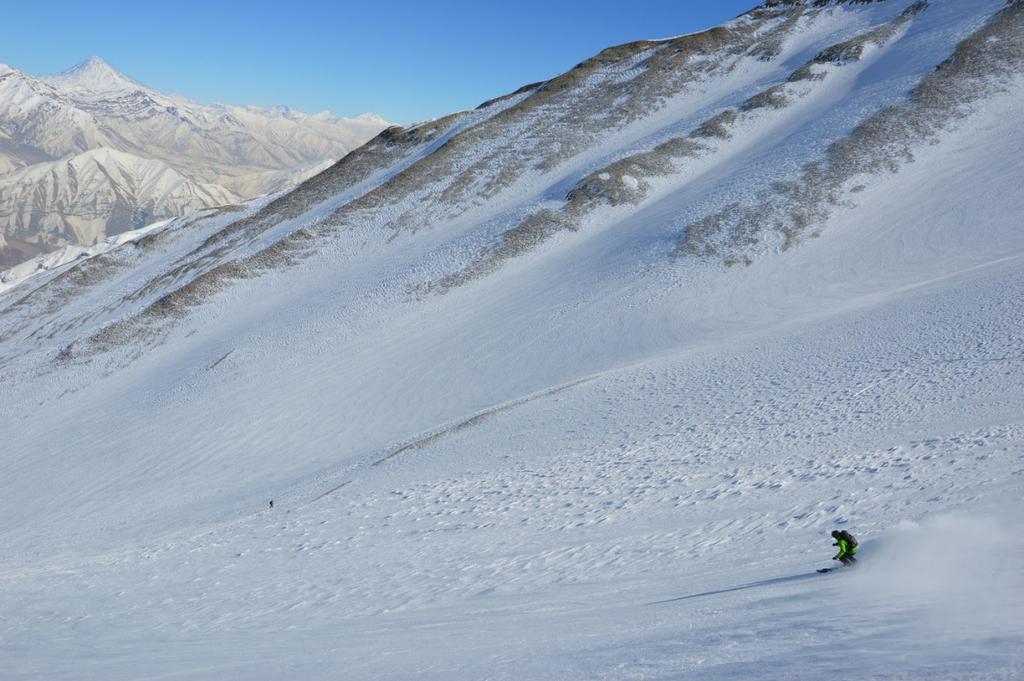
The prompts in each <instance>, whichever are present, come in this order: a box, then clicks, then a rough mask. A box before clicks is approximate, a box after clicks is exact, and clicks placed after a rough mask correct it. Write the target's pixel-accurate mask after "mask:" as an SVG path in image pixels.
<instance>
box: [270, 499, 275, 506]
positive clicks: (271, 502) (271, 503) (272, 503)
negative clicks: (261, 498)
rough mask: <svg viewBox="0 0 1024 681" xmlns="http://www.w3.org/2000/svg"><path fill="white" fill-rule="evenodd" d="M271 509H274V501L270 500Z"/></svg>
mask: <svg viewBox="0 0 1024 681" xmlns="http://www.w3.org/2000/svg"><path fill="white" fill-rule="evenodd" d="M270 508H274V500H273V499H271V500H270Z"/></svg>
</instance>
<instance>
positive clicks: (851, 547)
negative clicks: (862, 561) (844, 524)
mask: <svg viewBox="0 0 1024 681" xmlns="http://www.w3.org/2000/svg"><path fill="white" fill-rule="evenodd" d="M832 538H833V539H835V540H836V543H835V544H833V545H832V546H838V547H839V553H837V554H836V555H834V556H833V557H832V560H838V561H839V562H840V563H842V564H843V565H846V566H847V567H849V566H850V565H853V564H855V563H856V562H857V559H856V558H854V556H855V555H857V551H859V550H860V549H859V548H858V546H857V538H856V537H854V536H853V535H852V534H850V533H849V532H847V531H846V530H842V531H840V530H832Z"/></svg>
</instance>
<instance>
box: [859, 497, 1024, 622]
mask: <svg viewBox="0 0 1024 681" xmlns="http://www.w3.org/2000/svg"><path fill="white" fill-rule="evenodd" d="M866 548H868V549H869V550H868V551H865V552H864V556H863V560H862V564H863V566H864V568H865V569H862V570H859V571H858V573H857V575H856V579H855V580H854V583H855V585H856V588H857V590H858V593H859V594H860V595H862V596H863V597H864V598H866V599H871V600H875V599H879V601H880V603H879V606H880V607H882V608H885V609H888V610H889V611H890V612H893V614H894V618H899V617H900V616H901V615H903V616H908V617H907V621H908V622H910V623H911V624H912V626H914V627H921V628H923V629H924V630H925V631H923V632H922V633H927V634H928V635H929V636H930V637H934V640H935V641H936V642H939V641H941V640H944V639H948V640H958V641H964V640H965V639H973V640H981V639H985V638H989V637H1005V636H1007V635H1010V636H1020V637H1021V638H1022V639H1024V627H1022V625H1021V619H1020V612H1021V608H1022V607H1024V567H1022V566H1024V562H1022V561H1024V542H1022V541H1021V540H1020V539H1019V537H1017V536H1014V534H1013V533H1011V532H1009V531H1008V530H1007V529H1006V528H1005V527H1003V526H1002V525H1001V524H1000V523H999V522H997V521H995V520H993V519H989V518H969V517H958V516H952V515H949V516H941V517H937V518H934V519H931V520H928V521H926V522H924V523H922V524H918V523H914V522H910V521H903V522H901V523H900V524H899V525H898V526H897V528H896V529H895V530H894V531H892V532H890V533H888V534H887V535H886V536H885V537H884V538H882V539H880V540H878V541H876V542H871V543H870V544H869V545H868V546H867V547H866ZM894 624H895V622H894Z"/></svg>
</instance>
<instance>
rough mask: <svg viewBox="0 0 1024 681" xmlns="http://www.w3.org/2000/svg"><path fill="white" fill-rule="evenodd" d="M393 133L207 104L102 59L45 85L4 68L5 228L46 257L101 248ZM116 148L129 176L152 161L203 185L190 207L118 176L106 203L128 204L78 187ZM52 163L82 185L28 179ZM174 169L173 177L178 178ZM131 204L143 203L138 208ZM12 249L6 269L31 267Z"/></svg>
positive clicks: (277, 111)
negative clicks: (144, 223)
mask: <svg viewBox="0 0 1024 681" xmlns="http://www.w3.org/2000/svg"><path fill="white" fill-rule="evenodd" d="M388 125H389V124H388V123H387V122H386V121H383V120H382V119H380V118H379V117H376V116H371V117H359V118H351V119H349V118H335V117H333V116H330V115H328V116H319V115H310V114H307V113H304V112H302V111H299V110H296V109H291V108H288V107H275V108H271V109H264V108H260V107H256V106H250V107H233V106H228V105H211V104H204V103H201V102H196V101H192V100H190V99H187V98H185V97H182V96H177V95H167V94H164V93H161V92H159V91H157V90H155V89H153V88H150V87H147V86H145V85H143V84H142V83H139V82H138V81H136V80H134V79H132V78H130V77H128V76H126V75H124V74H123V73H121V72H120V71H118V70H117V69H115V68H114V67H113V66H111V65H110V64H109V63H107V62H106V61H105V60H103V59H102V58H100V57H91V58H89V59H88V60H86V61H84V62H82V63H80V64H78V65H77V66H74V67H72V68H70V69H68V70H67V71H64V72H63V73H60V74H57V75H52V76H43V77H36V76H32V75H29V74H26V73H23V72H21V71H18V70H17V69H14V68H11V67H3V68H0V232H2V233H4V234H5V235H6V236H8V237H15V235H17V236H16V238H17V239H19V240H20V241H22V242H25V243H30V244H33V245H34V247H36V248H40V249H42V250H43V251H46V250H51V249H53V248H58V247H61V246H64V245H68V244H75V243H78V245H90V244H92V243H93V241H95V240H96V239H102V238H103V237H104V236H106V235H110V234H116V233H118V232H120V231H123V230H124V229H128V228H132V227H135V226H138V225H137V221H136V220H135V219H134V218H130V219H127V220H126V219H125V216H134V215H137V214H145V215H148V216H149V217H151V218H154V219H163V218H168V217H173V216H175V215H180V214H181V212H180V211H181V210H186V209H189V210H191V209H195V208H199V207H203V206H209V205H215V204H213V203H210V202H211V201H218V202H219V201H221V200H228V199H229V198H230V199H232V200H233V199H234V198H247V197H253V196H259V195H262V194H267V193H272V192H276V191H280V190H281V189H284V188H287V187H288V186H290V185H291V184H292V183H293V182H295V181H301V180H302V179H305V178H306V177H308V176H309V173H311V172H314V171H315V170H316V169H322V168H323V167H324V163H328V164H330V163H333V162H334V161H337V160H338V159H339V158H341V157H342V156H344V155H345V154H346V153H348V152H349V151H351V150H352V149H354V148H356V147H358V146H360V145H361V144H362V143H363V142H365V141H366V140H368V139H370V138H371V137H372V136H373V135H375V134H376V133H378V132H380V131H381V130H383V129H384V128H386V127H388ZM101 149H102V150H104V151H102V152H97V153H89V152H91V151H94V150H101ZM115 152H118V153H122V154H126V155H127V157H129V158H131V159H133V160H132V161H131V162H130V163H120V162H118V163H117V164H116V167H117V168H120V169H122V170H124V171H125V172H126V173H127V174H128V175H132V174H133V173H135V172H142V171H143V170H144V169H145V168H149V167H150V166H147V165H146V164H144V163H142V161H144V160H150V161H154V162H156V163H157V167H159V168H160V169H161V173H158V174H160V175H161V176H163V177H166V178H171V177H173V178H174V181H173V182H172V183H171V184H172V185H173V186H175V187H177V186H188V187H190V188H196V187H202V188H203V189H202V190H195V191H192V190H189V191H187V192H181V194H182V195H187V196H188V197H189V199H188V201H184V202H182V201H177V200H175V201H172V202H170V203H168V202H167V201H166V200H165V199H166V195H165V194H161V195H159V196H151V195H148V194H146V193H145V192H136V191H134V190H132V191H128V192H122V191H120V189H118V187H119V186H121V185H122V184H124V186H132V187H149V188H154V189H155V188H156V187H157V185H156V184H153V183H148V182H144V181H143V180H144V178H143V177H141V176H139V177H133V178H132V181H128V182H126V184H125V183H122V182H121V180H123V179H124V174H123V173H120V172H119V174H118V178H117V179H116V180H115V178H113V177H109V178H107V181H106V182H104V181H103V178H104V177H106V176H105V175H103V174H100V175H98V176H97V177H96V178H95V179H96V183H95V185H92V186H93V189H94V190H95V192H96V193H97V194H96V195H103V196H114V195H117V196H119V197H120V198H118V199H117V200H116V201H114V200H111V201H96V200H94V198H91V197H90V196H89V195H86V194H83V193H82V192H79V191H75V187H80V186H81V183H77V184H76V183H75V181H74V179H75V177H74V175H73V174H72V171H73V170H74V169H75V168H76V167H77V165H78V164H80V163H85V162H86V161H89V162H88V163H86V165H87V166H88V167H90V168H92V167H95V164H93V163H91V161H93V160H96V161H98V162H99V164H100V165H104V167H105V164H106V163H108V162H110V161H112V157H111V154H112V153H115ZM113 160H116V159H113ZM44 167H45V168H49V169H54V170H55V174H54V175H53V177H56V178H64V179H65V180H66V181H67V182H68V183H70V184H68V186H61V187H57V186H53V187H51V189H53V190H54V191H52V192H51V191H43V190H42V188H41V186H37V185H36V184H33V183H39V182H43V178H44V177H50V176H49V175H46V174H45V173H44V174H40V173H35V172H33V173H27V174H26V173H24V172H22V171H24V170H26V169H29V168H36V169H41V168H44ZM164 170H167V171H171V170H173V175H172V174H171V173H164V172H163V171H164ZM146 172H147V176H148V175H149V174H152V173H149V171H146ZM182 183H183V184H182ZM65 190H67V191H65ZM125 197H132V198H131V200H132V201H138V203H137V204H136V205H133V206H128V203H130V201H128V202H127V203H126V201H127V199H126V198H125ZM197 200H198V201H199V203H198V204H196V201H197ZM114 206H118V207H119V208H118V209H117V210H114V208H113V207H114ZM136 209H138V210H136ZM154 210H156V211H157V212H153V211H154ZM84 224H88V225H90V226H89V227H87V228H85V227H83V226H82V225H84ZM78 239H85V241H78ZM3 251H4V246H3V244H0V264H7V265H9V264H16V263H17V262H20V261H21V260H20V258H21V256H20V255H11V254H10V253H6V254H5V253H4V252H3Z"/></svg>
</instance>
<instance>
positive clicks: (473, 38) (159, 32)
mask: <svg viewBox="0 0 1024 681" xmlns="http://www.w3.org/2000/svg"><path fill="white" fill-rule="evenodd" d="M757 4H759V0H664V1H662V0H651V1H644V0H637V1H634V2H629V1H625V2H623V1H618V2H607V3H605V2H600V1H596V2H595V1H593V0H590V1H586V2H583V1H577V0H546V1H538V0H512V1H508V2H489V1H488V0H476V1H463V0H455V1H450V2H444V1H438V2H392V3H383V2H382V3H379V4H378V3H375V2H370V1H366V0H362V1H361V2H358V3H352V2H345V1H342V2H327V1H321V0H317V1H307V2H302V1H296V2H285V1H282V0H275V1H274V2H265V1H263V0H250V1H249V2H246V3H241V2H238V3H234V2H232V3H227V2H223V3H222V2H218V1H216V0H214V1H209V0H207V1H206V2H194V1H193V0H182V1H180V2H141V1H139V0H132V1H131V2H127V1H122V0H114V1H106V2H105V1H103V0H98V1H94V2H88V1H86V0H50V1H49V2H30V1H12V2H5V3H4V5H5V6H4V9H3V11H2V13H0V21H2V24H3V29H4V30H3V40H2V41H0V63H7V64H10V65H11V66H14V67H16V68H19V69H22V70H23V71H27V72H29V73H33V74H44V73H55V72H58V71H62V70H64V69H66V68H68V67H70V66H72V65H74V64H76V63H78V62H81V61H84V60H85V59H87V58H88V57H89V56H91V55H94V54H95V55H98V56H101V57H103V58H104V59H106V60H107V61H109V62H110V63H111V64H112V65H114V66H115V67H116V68H118V69H119V70H121V71H123V72H124V73H126V74H127V75H129V76H131V77H133V78H135V79H136V80H139V81H142V82H143V83H146V84H147V85H150V86H152V87H155V88H157V89H159V90H164V91H167V92H174V93H178V94H182V95H186V96H189V97H191V98H193V99H198V100H200V101H207V102H212V101H219V102H225V103H230V104H259V105H271V104H287V105H290V106H293V107H296V108H299V109H304V110H307V111H320V110H323V109H330V110H331V111H333V112H334V113H335V114H338V115H353V114H357V113H361V112H364V111H375V112H377V113H379V114H381V115H383V116H384V117H385V118H388V119H389V120H392V121H395V122H398V123H409V122H413V121H417V120H422V119H426V118H433V117H435V116H440V115H443V114H446V113H449V112H451V111H455V110H459V109H466V108H471V107H474V106H476V105H477V104H479V103H480V102H482V101H484V100H486V99H490V98H491V97H495V96H498V95H501V94H504V93H506V92H509V91H512V90H515V89H517V88H518V87H520V86H521V85H525V84H526V83H530V82H534V81H538V80H544V79H546V78H550V77H551V76H554V75H556V74H558V73H561V72H562V71H565V70H567V69H569V68H571V67H572V66H573V65H575V64H576V63H578V62H580V61H582V60H583V59H585V58H587V57H589V56H591V55H593V54H595V53H596V52H598V51H600V50H601V49H603V48H605V47H608V46H611V45H615V44H619V43H623V42H627V41H630V40H638V39H642V38H661V37H667V36H671V35H678V34H681V33H689V32H692V31H696V30H700V29H703V28H706V27H709V26H713V25H715V24H718V23H721V22H722V21H725V20H727V19H731V18H732V17H734V16H736V15H738V14H740V13H741V12H743V11H745V10H747V9H750V8H751V7H754V6H755V5H757ZM224 5H234V6H235V7H226V6H224ZM243 7H244V8H243Z"/></svg>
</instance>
